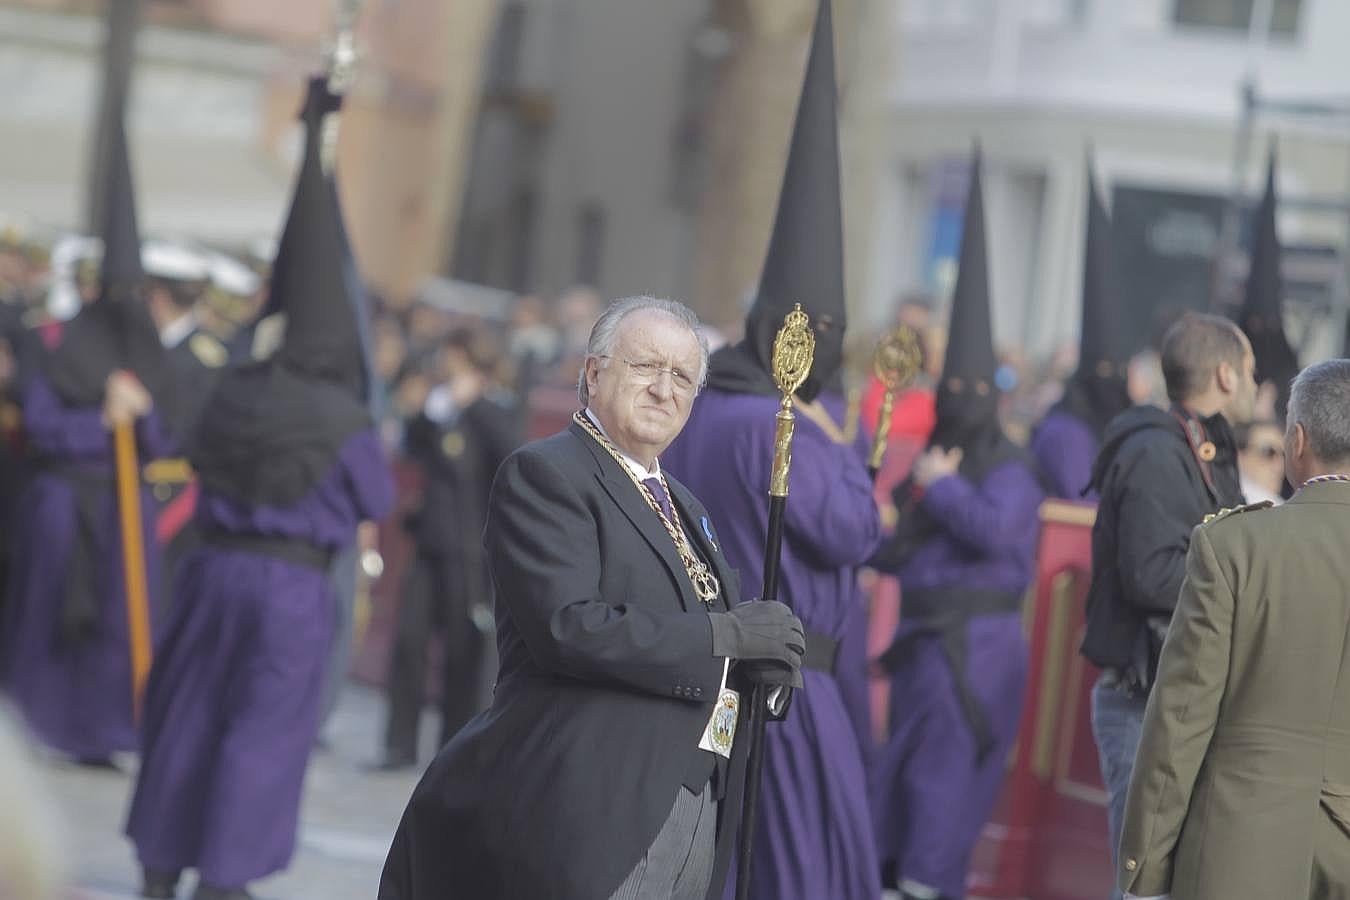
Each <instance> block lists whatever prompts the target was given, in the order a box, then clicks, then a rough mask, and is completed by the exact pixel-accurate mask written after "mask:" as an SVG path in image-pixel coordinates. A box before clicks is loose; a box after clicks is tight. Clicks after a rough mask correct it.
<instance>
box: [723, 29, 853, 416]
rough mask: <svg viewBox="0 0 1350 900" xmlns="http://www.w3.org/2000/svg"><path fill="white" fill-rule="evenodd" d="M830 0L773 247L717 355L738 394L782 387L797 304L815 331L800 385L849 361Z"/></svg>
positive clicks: (814, 386)
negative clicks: (785, 333) (779, 347)
mask: <svg viewBox="0 0 1350 900" xmlns="http://www.w3.org/2000/svg"><path fill="white" fill-rule="evenodd" d="M836 93H837V92H836V89H835V72H834V29H833V26H832V24H831V18H830V4H829V3H821V4H820V8H819V13H818V14H817V17H816V24H815V32H814V34H813V36H812V39H811V55H810V58H809V59H808V60H807V64H806V78H805V80H804V82H803V84H802V94H801V100H800V102H799V103H798V106H797V119H796V124H795V125H794V127H793V132H792V144H791V146H790V147H789V149H788V161H787V170H786V172H785V173H784V175H783V187H782V191H781V192H780V193H779V197H778V214H777V217H776V218H775V220H774V226H773V235H772V237H771V238H770V240H769V251H768V254H767V256H766V257H765V260H764V269H763V272H762V274H761V276H760V280H759V290H758V292H757V293H756V296H755V302H754V305H753V306H752V307H751V308H750V312H749V313H748V314H747V316H746V322H745V339H744V340H743V341H741V343H739V344H736V345H735V346H733V347H727V348H724V349H722V350H719V351H718V352H717V353H716V354H714V356H713V359H712V363H711V365H710V367H709V374H708V385H709V387H712V388H715V389H717V390H723V391H729V392H733V393H761V394H777V393H778V389H777V387H776V386H775V385H774V382H773V378H772V375H771V372H772V368H771V364H772V357H773V340H774V337H775V336H776V335H777V333H778V329H779V328H781V327H782V325H783V317H784V316H786V315H787V314H788V313H789V312H790V311H791V310H792V307H793V305H794V304H796V303H800V304H801V305H802V309H804V310H805V311H806V312H807V314H808V315H809V316H810V317H811V324H812V326H813V327H814V329H815V332H816V354H815V361H814V363H813V364H812V367H811V374H810V376H809V377H808V378H807V379H806V382H805V383H804V384H803V385H802V386H801V387H800V388H799V389H798V390H797V396H798V397H800V398H801V399H803V400H807V401H809V400H812V399H814V398H815V396H816V395H817V394H819V393H820V391H821V390H822V388H824V387H825V386H826V385H827V384H829V383H830V382H831V381H832V379H833V378H834V376H835V374H836V373H837V372H838V371H839V369H840V367H841V366H842V365H843V362H844V325H845V310H844V240H843V218H842V214H841V212H840V204H839V133H838V118H837V114H836V110H835V106H836V100H837V97H836Z"/></svg>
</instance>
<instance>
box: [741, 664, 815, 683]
mask: <svg viewBox="0 0 1350 900" xmlns="http://www.w3.org/2000/svg"><path fill="white" fill-rule="evenodd" d="M736 671H737V672H739V673H740V674H741V677H742V678H744V679H745V680H746V681H748V682H750V683H751V684H762V685H764V686H765V687H771V688H775V687H790V688H800V687H801V686H802V670H801V669H797V668H793V667H792V666H786V665H784V664H783V663H778V662H769V661H767V660H747V661H745V662H740V663H737V664H736Z"/></svg>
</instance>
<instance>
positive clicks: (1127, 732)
mask: <svg viewBox="0 0 1350 900" xmlns="http://www.w3.org/2000/svg"><path fill="white" fill-rule="evenodd" d="M1162 366H1163V376H1164V377H1165V379H1166V380H1167V394H1168V396H1169V397H1170V398H1171V400H1172V406H1171V408H1170V409H1167V410H1161V409H1157V408H1155V407H1152V406H1140V407H1136V408H1134V409H1131V410H1129V411H1127V412H1125V413H1123V414H1121V415H1120V416H1117V417H1116V419H1115V420H1114V421H1112V422H1111V425H1110V426H1109V427H1108V428H1107V430H1106V439H1105V443H1104V444H1103V446H1102V451H1101V454H1100V455H1099V456H1098V457H1097V463H1096V466H1095V468H1094V470H1093V475H1092V484H1093V487H1094V488H1096V489H1097V491H1098V492H1099V494H1100V496H1101V502H1100V505H1099V507H1098V511H1097V520H1096V523H1095V524H1094V525H1093V527H1092V586H1091V588H1090V589H1089V591H1088V609H1087V632H1086V635H1085V637H1084V638H1083V646H1082V653H1083V655H1084V656H1086V657H1087V658H1088V659H1090V660H1091V661H1092V662H1093V663H1094V664H1096V665H1097V666H1098V667H1100V668H1101V669H1102V675H1101V677H1100V678H1099V679H1098V681H1097V684H1096V686H1095V687H1094V688H1093V690H1092V733H1093V736H1094V738H1095V739H1096V741H1097V750H1098V753H1099V755H1100V757H1101V767H1102V780H1103V781H1105V783H1106V789H1107V791H1108V792H1109V794H1110V806H1109V808H1108V812H1109V814H1110V822H1111V847H1112V852H1113V853H1114V852H1115V848H1116V847H1117V845H1118V844H1119V839H1120V838H1119V836H1120V822H1121V816H1122V814H1123V812H1124V805H1125V793H1126V790H1127V789H1128V787H1129V783H1130V771H1131V768H1132V766H1133V765H1134V755H1135V750H1136V748H1137V747H1138V745H1139V731H1140V728H1141V726H1142V723H1143V720H1144V706H1145V704H1146V703H1147V701H1148V693H1149V688H1150V685H1151V683H1152V680H1153V676H1154V668H1155V666H1156V663H1157V654H1158V652H1159V650H1160V648H1161V642H1162V637H1163V636H1164V635H1165V634H1166V632H1167V625H1168V622H1169V621H1170V620H1171V616H1172V610H1173V608H1174V607H1175V606H1176V602H1177V596H1178V592H1179V591H1180V590H1181V581H1182V577H1183V576H1184V574H1185V563H1186V551H1187V548H1188V547H1189V545H1190V538H1191V530H1192V529H1193V528H1195V526H1196V525H1199V524H1200V522H1201V521H1202V520H1203V519H1204V517H1205V516H1206V515H1208V514H1209V513H1212V512H1214V511H1216V510H1218V509H1219V508H1221V507H1225V508H1226V507H1233V506H1237V505H1239V504H1241V503H1242V502H1243V500H1242V490H1241V488H1240V486H1239V481H1238V471H1237V444H1236V441H1235V440H1234V438H1233V430H1232V425H1233V424H1242V423H1243V422H1246V421H1247V420H1248V419H1250V418H1251V415H1252V409H1253V406H1254V404H1255V402H1256V381H1255V378H1254V373H1255V361H1254V359H1253V356H1252V348H1251V344H1249V343H1248V342H1247V338H1246V337H1245V336H1244V335H1243V334H1242V332H1241V331H1240V330H1239V329H1238V327H1237V326H1236V325H1234V324H1233V323H1232V322H1230V321H1228V320H1227V319H1224V318H1219V317H1217V316H1210V315H1194V314H1193V315H1188V316H1186V317H1185V318H1183V319H1181V320H1180V321H1178V322H1177V323H1176V324H1175V325H1173V326H1172V327H1171V328H1170V329H1168V331H1167V334H1165V335H1164V336H1163V341H1162Z"/></svg>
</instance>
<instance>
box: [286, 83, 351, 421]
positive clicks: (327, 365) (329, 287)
mask: <svg viewBox="0 0 1350 900" xmlns="http://www.w3.org/2000/svg"><path fill="white" fill-rule="evenodd" d="M341 102H342V99H341V97H339V96H337V95H336V94H334V93H332V92H331V91H330V90H329V89H328V82H327V80H326V79H325V78H322V77H316V78H313V79H311V80H310V83H309V91H308V94H307V96H306V99H305V105H304V108H303V109H302V110H301V114H300V118H301V121H303V122H304V124H305V155H304V159H303V161H302V163H301V166H300V176H299V178H298V179H297V180H296V185H295V193H294V195H293V197H292V200H291V208H290V212H289V214H288V216H287V218H286V225H285V228H284V229H283V231H282V234H281V241H280V242H279V244H278V245H277V256H276V262H275V263H274V265H273V267H272V283H271V288H270V294H269V296H268V305H269V311H270V312H283V313H285V314H286V331H285V338H284V339H283V341H282V345H281V348H280V349H279V350H278V351H277V359H278V360H280V361H282V362H284V364H285V365H287V366H289V367H291V368H293V369H295V370H296V371H297V372H302V373H304V374H306V375H310V376H313V377H316V378H321V379H325V380H328V381H331V382H334V383H336V384H340V385H342V386H343V387H346V388H348V389H350V390H351V391H353V392H354V393H355V394H356V395H357V396H359V397H360V398H361V399H362V400H365V399H366V398H368V396H369V391H370V366H369V364H368V360H367V354H366V350H367V345H366V341H365V340H364V331H365V319H366V316H367V310H366V308H365V307H366V298H365V296H364V292H363V291H362V290H361V288H360V284H359V279H358V278H357V277H356V267H355V264H354V262H353V260H352V253H351V248H350V246H349V244H348V241H347V232H346V228H345V226H344V224H343V221H342V209H341V205H340V203H339V201H338V195H337V188H336V183H335V181H334V180H333V179H332V178H331V176H329V175H328V174H327V173H325V172H324V169H323V162H322V144H323V123H324V118H325V116H327V115H329V114H330V113H336V112H337V110H338V108H339V107H340V106H341Z"/></svg>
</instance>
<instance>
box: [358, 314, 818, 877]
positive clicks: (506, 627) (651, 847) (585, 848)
mask: <svg viewBox="0 0 1350 900" xmlns="http://www.w3.org/2000/svg"><path fill="white" fill-rule="evenodd" d="M707 359H708V348H707V343H706V341H705V340H704V339H703V338H702V336H701V335H700V333H699V330H698V320H697V318H696V317H695V316H694V314H693V313H692V312H690V311H689V310H688V309H687V308H686V307H684V306H682V305H681V304H678V303H673V302H670V301H663V300H654V299H652V298H633V299H628V300H621V301H618V302H617V303H615V304H613V305H611V306H610V307H609V309H607V310H606V311H605V312H604V314H603V315H601V317H600V319H599V320H598V321H597V322H596V324H595V327H594V329H593V330H592V333H591V339H590V343H589V346H588V351H587V356H586V359H585V364H584V368H583V370H582V372H581V379H580V384H579V385H578V394H579V396H580V400H581V405H582V407H583V409H582V410H581V411H579V412H578V413H577V414H576V416H575V417H574V420H573V423H572V425H571V426H570V427H569V428H568V429H567V430H566V431H564V432H562V433H560V434H557V435H554V436H553V437H551V438H548V439H546V440H543V441H539V442H536V443H533V444H530V445H527V446H526V447H523V448H522V449H520V450H519V451H517V452H516V453H514V454H513V455H512V456H510V457H509V458H508V459H507V460H506V461H505V462H504V463H503V464H502V467H501V469H500V470H499V471H498V473H497V478H496V481H495V483H494V485H493V489H492V496H491V500H490V502H489V507H488V522H487V528H486V531H485V535H484V543H485V546H486V550H487V559H488V566H489V569H490V571H491V573H492V578H493V581H494V583H495V586H496V595H497V628H498V633H497V634H498V650H499V654H500V660H501V662H500V671H499V675H498V681H497V688H496V695H495V697H494V699H493V703H492V706H491V708H490V709H488V710H487V711H486V712H484V713H483V714H481V715H480V716H478V717H477V718H475V719H474V720H473V721H471V722H470V723H469V724H468V725H466V726H465V727H464V729H463V730H461V731H460V732H459V734H457V735H456V736H455V737H454V739H452V740H451V741H450V743H449V744H447V745H446V747H445V748H444V749H443V750H442V751H441V753H440V755H439V756H438V757H437V759H436V761H435V762H434V763H433V764H432V766H431V768H430V769H429V770H428V771H427V773H426V775H425V776H424V777H423V779H422V782H421V783H420V784H419V785H418V787H417V789H416V791H415V792H414V794H413V797H412V800H411V801H410V802H409V805H408V809H407V811H406V812H405V813H404V816H403V821H402V822H401V823H400V825H399V828H398V832H397V833H396V834H395V836H394V841H393V846H392V847H391V849H390V851H389V858H388V860H387V862H386V863H385V870H384V875H383V878H382V880H381V885H380V894H379V896H380V898H381V900H433V898H434V900H442V898H447V897H463V898H473V900H517V898H524V897H529V898H532V900H535V898H538V900H544V898H548V900H604V898H607V897H608V898H613V900H658V898H659V900H667V898H678V900H704V898H708V900H712V898H717V897H720V896H721V893H722V890H723V885H724V882H725V880H726V872H727V867H728V864H729V862H730V855H731V852H730V851H731V847H732V844H733V843H734V836H735V831H736V825H737V818H738V812H739V807H740V790H741V780H742V772H743V768H744V755H745V750H746V746H745V743H746V741H745V739H744V736H741V737H739V738H738V737H737V735H736V725H737V723H738V722H739V720H740V718H741V714H742V710H741V707H740V703H739V695H741V694H744V693H745V691H744V688H745V687H746V686H747V685H748V684H749V683H752V682H757V683H765V684H773V685H782V684H790V685H800V674H799V668H800V665H801V656H802V652H803V649H804V643H805V642H804V638H803V634H802V626H801V622H799V621H798V620H797V618H796V617H795V616H793V615H792V613H791V612H790V611H789V610H788V608H787V607H786V606H784V605H782V604H779V603H745V604H739V605H738V604H737V600H738V599H739V598H738V596H737V594H738V590H737V585H738V579H737V576H736V573H735V571H734V570H733V569H731V568H730V567H729V566H728V565H727V563H726V560H725V558H724V557H723V556H722V551H721V549H720V547H719V545H718V541H717V538H716V535H715V532H714V529H713V527H712V525H711V523H710V522H709V520H708V515H707V512H706V511H705V510H704V508H703V506H702V505H701V504H700V503H699V502H698V501H697V500H696V499H695V498H694V497H693V495H691V494H690V493H689V492H688V491H687V490H685V488H684V487H683V486H681V485H680V484H679V483H678V482H676V481H674V480H673V479H670V478H668V477H666V476H665V475H664V474H663V473H662V471H661V466H660V463H659V462H658V460H657V458H658V456H659V454H660V453H661V452H662V451H663V450H665V448H666V447H667V446H668V445H669V444H670V442H671V441H672V440H673V439H674V438H675V436H676V435H677V434H678V433H679V432H680V429H681V428H683V427H684V423H685V421H686V420H687V419H688V417H689V411H690V406H691V404H692V403H693V401H694V397H695V395H696V394H697V392H698V389H699V387H700V386H701V385H702V383H703V378H704V375H705V373H706V370H707Z"/></svg>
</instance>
